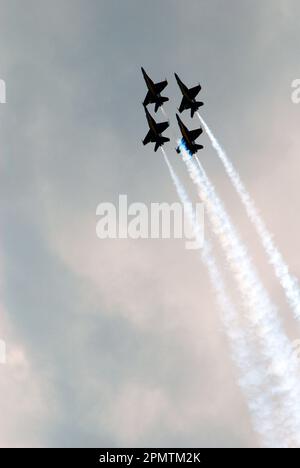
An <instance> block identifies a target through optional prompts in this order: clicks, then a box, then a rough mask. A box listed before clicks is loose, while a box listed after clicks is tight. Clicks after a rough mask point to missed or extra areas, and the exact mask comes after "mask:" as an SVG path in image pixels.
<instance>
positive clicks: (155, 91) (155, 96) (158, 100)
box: [142, 67, 169, 112]
mask: <svg viewBox="0 0 300 468" xmlns="http://www.w3.org/2000/svg"><path fill="white" fill-rule="evenodd" d="M142 73H143V76H144V79H145V81H146V85H147V88H148V93H147V94H146V97H145V100H144V102H143V104H144V106H148V104H155V108H154V111H155V112H157V111H158V109H159V108H160V107H161V106H162V105H163V103H164V102H167V101H168V100H169V98H167V97H163V96H161V95H160V93H161V92H162V91H163V90H164V89H165V87H166V86H167V84H168V82H167V80H165V81H161V82H160V83H153V81H152V80H151V78H150V77H149V76H148V75H147V73H146V72H145V70H144V69H143V67H142Z"/></svg>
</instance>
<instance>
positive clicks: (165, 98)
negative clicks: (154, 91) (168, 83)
mask: <svg viewBox="0 0 300 468" xmlns="http://www.w3.org/2000/svg"><path fill="white" fill-rule="evenodd" d="M168 100H169V98H168V97H163V96H160V98H159V99H158V100H157V101H156V103H155V108H154V112H157V111H158V109H159V108H160V107H161V106H163V104H164V102H167V101H168Z"/></svg>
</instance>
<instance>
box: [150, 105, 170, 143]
mask: <svg viewBox="0 0 300 468" xmlns="http://www.w3.org/2000/svg"><path fill="white" fill-rule="evenodd" d="M144 108H145V112H146V117H147V121H148V125H149V129H150V130H149V132H148V133H147V135H146V137H145V138H144V140H143V144H144V145H147V144H148V143H150V142H152V143H155V147H154V151H155V152H156V151H157V150H158V148H159V147H160V146H163V145H164V144H165V143H166V142H167V141H170V138H166V137H164V136H162V133H163V132H164V131H165V130H166V129H167V128H168V127H169V125H170V124H169V122H161V123H157V122H155V120H154V118H153V117H152V116H151V114H150V112H149V111H148V109H147V108H146V106H144Z"/></svg>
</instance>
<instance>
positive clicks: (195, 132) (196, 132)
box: [189, 128, 203, 141]
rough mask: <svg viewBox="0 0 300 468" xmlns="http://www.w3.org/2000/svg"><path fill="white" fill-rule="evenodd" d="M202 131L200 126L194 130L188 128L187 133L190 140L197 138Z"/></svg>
mask: <svg viewBox="0 0 300 468" xmlns="http://www.w3.org/2000/svg"><path fill="white" fill-rule="evenodd" d="M202 132H203V130H202V128H197V129H196V130H190V131H189V135H190V138H191V140H192V141H195V140H197V138H198V137H199V136H200V135H201V133H202Z"/></svg>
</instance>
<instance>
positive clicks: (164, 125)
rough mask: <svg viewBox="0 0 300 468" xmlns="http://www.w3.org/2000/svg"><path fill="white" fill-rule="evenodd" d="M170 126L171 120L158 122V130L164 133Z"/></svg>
mask: <svg viewBox="0 0 300 468" xmlns="http://www.w3.org/2000/svg"><path fill="white" fill-rule="evenodd" d="M168 127H169V122H161V123H158V124H156V128H157V132H158V133H159V134H162V133H163V132H164V131H165V130H167V128H168Z"/></svg>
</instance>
